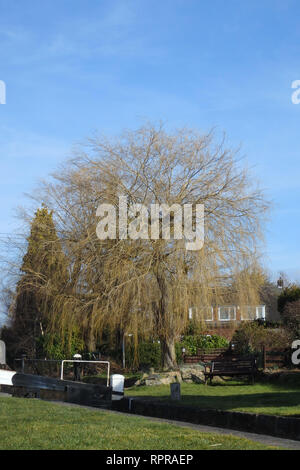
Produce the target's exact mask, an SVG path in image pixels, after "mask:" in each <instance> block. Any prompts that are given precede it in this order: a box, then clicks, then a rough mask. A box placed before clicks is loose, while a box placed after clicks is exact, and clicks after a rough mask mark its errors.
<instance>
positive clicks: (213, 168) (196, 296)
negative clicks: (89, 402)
mask: <svg viewBox="0 0 300 470" xmlns="http://www.w3.org/2000/svg"><path fill="white" fill-rule="evenodd" d="M120 196H123V197H126V198H127V199H126V201H127V205H128V207H129V206H130V204H133V203H134V204H143V205H144V206H145V207H150V205H151V204H160V205H162V204H166V205H168V206H169V207H171V206H173V205H174V204H175V205H176V204H177V205H180V206H181V207H182V206H183V205H185V204H191V205H193V207H194V208H195V207H196V205H197V204H202V205H204V215H205V239H204V246H203V248H202V249H200V250H193V251H191V250H190V251H189V250H187V249H186V240H184V239H180V238H179V237H176V234H175V215H174V211H172V210H171V215H170V219H169V221H170V227H171V230H170V239H169V240H168V239H163V238H162V237H161V235H162V232H161V230H162V229H161V226H160V229H159V230H160V231H159V235H160V236H159V237H158V238H157V239H152V238H151V233H150V228H149V230H148V232H147V233H148V238H146V239H145V237H144V239H141V238H139V236H137V237H136V239H130V238H127V239H124V238H125V237H124V236H123V235H124V234H122V233H121V230H118V227H117V230H116V237H115V238H114V237H111V239H110V238H109V237H108V238H107V239H106V240H99V238H98V237H97V234H96V227H97V223H98V222H99V218H98V217H97V216H96V211H97V208H98V207H99V205H100V204H107V203H109V204H112V205H113V206H114V207H115V211H116V215H117V220H120V216H121V214H120V213H119V197H120ZM35 197H36V198H37V200H38V203H39V204H40V203H41V202H42V201H43V202H44V204H45V205H46V206H47V207H49V208H50V209H51V210H53V211H54V214H55V220H56V227H57V232H58V233H59V236H60V238H61V241H62V243H63V246H64V251H65V254H66V258H67V259H68V263H69V266H68V270H69V277H70V280H69V285H68V288H67V289H66V290H65V292H64V293H63V294H59V295H56V297H55V301H54V302H53V304H52V311H51V322H52V326H53V328H57V327H58V325H59V327H60V328H61V329H64V330H66V329H68V328H70V326H71V325H74V324H77V325H80V326H81V328H82V330H83V331H84V332H85V334H86V337H87V341H88V345H89V348H90V349H93V348H94V346H95V340H96V338H97V337H98V336H99V335H100V334H101V332H102V331H103V329H104V328H105V327H107V326H109V328H110V330H111V331H120V332H122V334H125V333H126V332H127V333H128V332H130V333H132V334H133V337H134V338H135V342H136V343H137V341H138V339H139V338H140V337H143V336H144V337H145V336H146V337H148V338H151V337H152V338H157V339H159V340H160V343H161V347H162V359H163V366H164V367H165V368H173V367H175V366H176V354H175V341H176V340H177V339H178V337H179V336H180V334H182V332H183V330H184V328H185V327H186V325H187V322H188V308H189V307H190V306H191V305H198V306H201V307H206V306H210V305H215V304H218V303H220V302H223V301H225V300H226V299H228V298H229V296H231V299H233V298H234V299H235V300H236V301H237V302H239V301H241V302H242V301H244V302H246V303H247V304H249V303H250V304H251V303H253V302H256V301H257V295H258V285H257V279H256V278H255V276H253V271H255V267H256V264H257V259H258V255H257V246H258V240H259V239H260V236H261V221H262V219H263V215H264V213H265V212H266V210H267V208H268V204H267V203H266V202H265V201H264V198H263V195H262V193H261V191H260V190H259V188H257V187H256V186H255V185H254V184H253V181H252V180H251V177H250V176H249V173H248V171H247V170H246V169H245V168H243V166H242V164H241V161H240V160H239V159H238V156H237V154H236V152H234V151H232V150H230V149H227V148H226V147H225V144H224V141H223V140H222V141H221V142H217V140H216V139H215V137H214V134H213V133H208V134H206V135H203V134H200V133H198V132H194V131H190V130H186V129H182V130H178V131H176V132H175V133H173V134H170V133H167V132H166V131H165V130H164V128H163V127H162V126H152V125H149V126H145V127H142V128H140V129H138V130H137V131H134V132H127V133H126V134H124V135H123V136H121V137H120V138H119V139H107V138H105V137H94V138H92V139H90V140H89V141H88V142H87V143H86V144H85V145H84V146H81V147H80V148H78V149H77V151H76V154H75V155H74V158H73V159H72V160H71V161H69V162H68V163H67V164H66V165H65V166H64V167H62V168H60V170H59V171H58V172H57V173H56V174H55V175H53V179H52V181H51V182H44V183H43V185H42V187H41V189H40V192H39V193H38V195H37V194H36V195H35ZM174 207H176V206H174ZM194 214H195V212H194ZM138 216H139V215H138V214H135V215H132V216H131V219H130V220H129V222H132V221H134V220H135V219H138ZM159 217H161V213H159ZM129 218H130V216H129ZM149 221H151V217H150V216H149ZM135 222H136V227H137V231H138V230H139V229H140V230H142V227H141V226H140V225H139V224H138V222H137V221H136V220H135ZM181 223H182V229H184V228H185V227H184V224H185V221H184V220H183V219H182V222H181ZM194 223H195V220H194ZM149 227H150V225H149ZM119 228H120V227H119ZM248 274H249V275H248ZM250 274H251V275H250ZM49 289H50V287H49Z"/></svg>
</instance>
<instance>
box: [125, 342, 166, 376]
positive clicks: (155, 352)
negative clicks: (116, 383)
mask: <svg viewBox="0 0 300 470" xmlns="http://www.w3.org/2000/svg"><path fill="white" fill-rule="evenodd" d="M136 359H137V364H136V365H137V366H138V367H140V368H142V369H143V368H149V367H154V368H155V369H159V368H160V367H161V347H160V343H157V342H155V343H153V342H150V341H149V342H146V341H145V342H141V343H139V345H138V350H137V358H136ZM126 365H127V367H129V368H132V367H134V365H135V357H134V348H133V347H127V350H126Z"/></svg>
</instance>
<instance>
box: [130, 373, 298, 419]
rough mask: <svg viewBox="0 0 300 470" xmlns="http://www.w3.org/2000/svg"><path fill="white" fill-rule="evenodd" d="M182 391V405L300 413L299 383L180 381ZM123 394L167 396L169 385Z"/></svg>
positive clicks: (141, 388) (143, 388)
mask: <svg viewBox="0 0 300 470" xmlns="http://www.w3.org/2000/svg"><path fill="white" fill-rule="evenodd" d="M181 393H182V401H181V402H180V403H182V404H183V405H193V406H197V407H201V408H213V409H222V410H232V411H246V412H249V413H262V414H273V415H281V416H291V415H299V417H300V387H299V386H297V385H295V384H292V385H286V386H285V385H276V384H263V383H260V384H255V385H248V384H244V383H242V382H234V381H229V382H226V383H225V384H216V385H198V384H185V383H183V384H181ZM126 395H129V396H143V397H149V398H156V399H161V400H169V399H170V387H169V386H167V385H161V386H155V387H133V388H130V389H128V390H127V391H126Z"/></svg>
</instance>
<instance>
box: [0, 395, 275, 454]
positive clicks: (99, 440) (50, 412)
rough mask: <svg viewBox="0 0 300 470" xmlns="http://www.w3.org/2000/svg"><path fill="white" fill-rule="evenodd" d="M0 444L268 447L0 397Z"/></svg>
mask: <svg viewBox="0 0 300 470" xmlns="http://www.w3.org/2000/svg"><path fill="white" fill-rule="evenodd" d="M0 416H1V427H0V449H1V450H4V449H15V450H17V449H25V450H29V449H32V450H38V449H101V450H123V449H130V450H140V449H145V450H172V449H173V450H194V449H202V450H205V449H207V450H214V449H218V450H220V449H223V450H225V449H233V450H246V449H249V450H252V449H253V450H254V449H272V448H271V447H267V446H264V445H262V444H259V443H256V442H251V441H249V440H247V439H242V438H238V437H234V436H221V435H218V434H210V433H201V432H199V431H194V430H192V429H188V428H183V427H179V426H173V425H170V424H164V423H157V422H151V421H149V420H147V419H144V418H138V417H135V416H125V415H117V414H113V413H109V412H107V411H99V410H95V411H93V410H88V409H85V408H77V407H71V406H64V405H59V404H52V403H47V402H42V401H39V400H32V399H19V398H0Z"/></svg>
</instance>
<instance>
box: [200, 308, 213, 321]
mask: <svg viewBox="0 0 300 470" xmlns="http://www.w3.org/2000/svg"><path fill="white" fill-rule="evenodd" d="M199 314H200V317H201V319H203V320H205V321H213V319H214V309H213V307H202V308H201V309H200V312H199Z"/></svg>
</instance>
